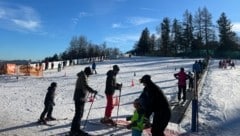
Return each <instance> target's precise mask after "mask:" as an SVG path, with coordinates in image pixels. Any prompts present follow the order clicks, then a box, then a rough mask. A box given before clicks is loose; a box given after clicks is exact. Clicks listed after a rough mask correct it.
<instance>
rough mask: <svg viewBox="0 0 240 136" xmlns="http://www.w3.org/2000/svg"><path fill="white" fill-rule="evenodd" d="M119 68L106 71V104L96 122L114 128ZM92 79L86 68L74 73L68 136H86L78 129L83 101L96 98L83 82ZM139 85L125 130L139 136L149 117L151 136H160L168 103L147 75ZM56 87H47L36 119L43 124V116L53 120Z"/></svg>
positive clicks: (168, 107)
mask: <svg viewBox="0 0 240 136" xmlns="http://www.w3.org/2000/svg"><path fill="white" fill-rule="evenodd" d="M119 71H120V68H119V66H118V65H113V69H111V70H109V71H108V72H107V73H106V75H107V78H106V88H105V95H106V100H107V104H106V107H105V113H104V117H103V118H102V119H101V120H100V121H101V122H102V123H110V124H114V123H115V122H114V121H113V120H112V110H113V108H114V106H113V95H114V93H115V91H116V90H119V91H121V88H122V84H120V83H117V82H116V77H117V74H118V73H119ZM90 75H92V70H91V68H90V67H85V69H84V70H83V71H81V72H79V73H77V77H78V78H77V81H76V86H75V92H74V96H73V100H74V103H75V114H74V117H73V120H72V124H71V130H70V135H71V136H88V135H89V134H88V133H87V132H84V131H83V130H82V129H80V125H81V124H80V123H81V119H82V117H83V113H84V105H85V102H86V101H87V100H86V99H87V96H88V93H92V94H94V95H96V94H97V93H98V92H97V91H96V90H94V89H93V88H91V87H90V86H89V85H88V82H87V78H88V77H89V76H90ZM139 82H140V83H142V84H143V86H144V88H143V92H142V93H141V95H140V96H139V98H137V99H136V100H135V101H134V107H135V108H136V110H135V111H134V115H133V116H132V118H131V124H129V125H128V126H127V128H129V129H132V135H133V136H140V135H141V134H142V131H143V129H144V128H145V124H147V125H149V122H150V121H149V120H150V116H151V115H152V116H153V121H152V123H150V126H148V127H151V132H152V136H164V130H165V128H166V127H167V125H168V122H169V120H170V118H171V109H170V105H169V103H168V100H167V98H166V96H165V95H164V93H163V92H162V90H161V89H160V88H159V87H158V86H157V85H156V84H155V83H154V82H153V81H152V80H151V76H150V75H144V76H143V77H142V78H141V79H139ZM56 87H57V84H56V83H55V82H53V83H51V85H50V87H49V89H48V93H47V95H46V97H45V108H44V111H43V113H42V114H41V116H40V120H42V121H45V118H44V116H45V114H47V118H50V119H53V120H54V119H55V118H53V117H52V115H51V114H52V109H53V106H54V105H55V103H54V96H55V90H56Z"/></svg>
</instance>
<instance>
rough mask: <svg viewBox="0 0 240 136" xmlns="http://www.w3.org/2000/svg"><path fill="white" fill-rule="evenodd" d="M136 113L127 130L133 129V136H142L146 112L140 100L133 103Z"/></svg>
mask: <svg viewBox="0 0 240 136" xmlns="http://www.w3.org/2000/svg"><path fill="white" fill-rule="evenodd" d="M133 105H134V108H135V111H134V114H133V116H132V117H131V123H130V124H129V125H127V129H132V136H142V131H143V129H144V110H143V107H142V105H141V103H140V100H139V99H136V100H135V101H134V103H133Z"/></svg>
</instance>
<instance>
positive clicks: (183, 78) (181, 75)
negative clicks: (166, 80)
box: [174, 68, 189, 103]
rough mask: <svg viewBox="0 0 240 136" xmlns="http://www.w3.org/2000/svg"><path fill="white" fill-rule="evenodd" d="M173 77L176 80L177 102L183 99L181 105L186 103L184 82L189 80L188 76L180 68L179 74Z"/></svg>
mask: <svg viewBox="0 0 240 136" xmlns="http://www.w3.org/2000/svg"><path fill="white" fill-rule="evenodd" d="M174 77H175V78H176V79H178V102H180V101H181V99H183V103H184V102H185V101H186V86H187V84H186V80H187V79H189V75H188V74H186V73H185V71H184V68H180V72H178V73H175V74H174ZM182 93H183V97H182V98H181V94H182Z"/></svg>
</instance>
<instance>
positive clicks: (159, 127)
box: [139, 75, 171, 136]
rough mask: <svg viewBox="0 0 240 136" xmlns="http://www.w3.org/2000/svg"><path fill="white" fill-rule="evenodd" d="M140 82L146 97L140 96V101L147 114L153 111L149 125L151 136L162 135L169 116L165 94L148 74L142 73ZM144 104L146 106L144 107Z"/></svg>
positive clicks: (169, 111) (169, 110)
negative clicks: (150, 124)
mask: <svg viewBox="0 0 240 136" xmlns="http://www.w3.org/2000/svg"><path fill="white" fill-rule="evenodd" d="M140 83H142V84H143V85H144V89H143V92H146V94H147V95H145V96H146V97H145V98H143V97H140V98H139V99H140V102H141V103H142V105H143V109H144V111H145V113H146V111H147V114H152V113H153V122H152V126H151V133H152V136H164V130H165V128H166V127H167V125H168V122H169V120H170V117H171V109H170V106H169V103H168V100H167V98H166V96H165V95H164V94H163V92H162V90H161V89H160V88H159V87H158V86H157V85H156V84H155V83H153V81H152V80H151V76H150V75H144V76H143V77H142V78H141V79H140ZM144 106H146V107H144Z"/></svg>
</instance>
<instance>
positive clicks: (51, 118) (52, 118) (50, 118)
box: [45, 117, 56, 121]
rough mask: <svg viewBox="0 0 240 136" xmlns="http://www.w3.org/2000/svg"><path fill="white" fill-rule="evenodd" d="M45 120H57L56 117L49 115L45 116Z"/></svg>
mask: <svg viewBox="0 0 240 136" xmlns="http://www.w3.org/2000/svg"><path fill="white" fill-rule="evenodd" d="M45 120H46V121H53V120H56V118H54V117H47V118H45Z"/></svg>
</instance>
